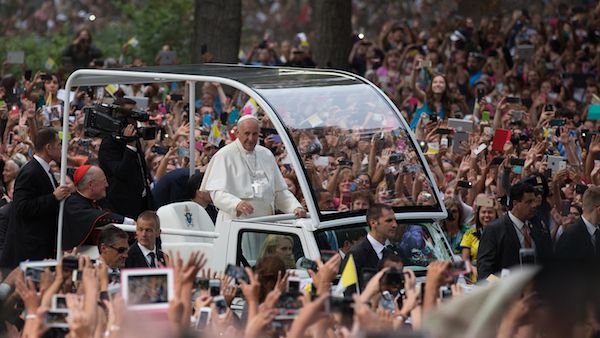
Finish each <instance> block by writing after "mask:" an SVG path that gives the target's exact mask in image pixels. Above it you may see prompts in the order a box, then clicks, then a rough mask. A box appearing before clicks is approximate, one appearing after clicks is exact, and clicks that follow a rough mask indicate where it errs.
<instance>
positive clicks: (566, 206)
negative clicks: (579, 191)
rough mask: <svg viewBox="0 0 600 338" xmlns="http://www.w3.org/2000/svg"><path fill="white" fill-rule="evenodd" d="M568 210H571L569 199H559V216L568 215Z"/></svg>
mask: <svg viewBox="0 0 600 338" xmlns="http://www.w3.org/2000/svg"><path fill="white" fill-rule="evenodd" d="M570 212H571V201H569V200H561V201H560V215H561V216H569V213H570Z"/></svg>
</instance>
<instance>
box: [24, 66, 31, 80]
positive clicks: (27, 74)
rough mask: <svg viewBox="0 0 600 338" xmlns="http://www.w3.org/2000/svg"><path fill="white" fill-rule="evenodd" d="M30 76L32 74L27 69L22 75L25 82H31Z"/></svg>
mask: <svg viewBox="0 0 600 338" xmlns="http://www.w3.org/2000/svg"><path fill="white" fill-rule="evenodd" d="M31 74H32V71H31V69H27V70H26V71H25V73H24V74H23V78H25V80H26V81H31Z"/></svg>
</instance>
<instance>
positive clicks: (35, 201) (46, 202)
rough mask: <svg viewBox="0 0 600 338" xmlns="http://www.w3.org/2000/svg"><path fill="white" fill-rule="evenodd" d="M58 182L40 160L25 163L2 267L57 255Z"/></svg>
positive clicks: (19, 178)
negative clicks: (56, 192) (56, 190)
mask: <svg viewBox="0 0 600 338" xmlns="http://www.w3.org/2000/svg"><path fill="white" fill-rule="evenodd" d="M57 185H58V182H56V179H54V177H52V178H51V177H50V176H49V174H48V173H47V172H46V170H44V168H43V167H42V165H41V164H40V162H38V160H37V159H35V158H34V159H33V160H31V161H29V162H28V163H27V164H25V165H24V166H23V168H22V169H21V171H20V172H19V174H18V176H17V179H16V181H15V188H14V193H13V202H12V207H11V208H10V213H9V215H10V217H9V222H8V230H7V233H6V242H5V246H4V250H3V251H2V257H1V258H0V266H2V267H6V268H14V267H16V266H17V265H18V264H19V263H20V262H22V261H24V260H27V259H29V260H42V259H47V258H53V257H55V256H56V233H57V228H58V206H59V202H58V201H57V200H56V198H55V197H54V195H53V192H54V189H55V187H56V186H57Z"/></svg>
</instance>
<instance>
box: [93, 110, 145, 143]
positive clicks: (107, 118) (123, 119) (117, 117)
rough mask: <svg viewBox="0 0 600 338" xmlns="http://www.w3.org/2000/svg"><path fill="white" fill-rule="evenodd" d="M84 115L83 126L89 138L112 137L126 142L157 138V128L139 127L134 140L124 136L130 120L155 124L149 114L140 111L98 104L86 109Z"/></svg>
mask: <svg viewBox="0 0 600 338" xmlns="http://www.w3.org/2000/svg"><path fill="white" fill-rule="evenodd" d="M83 113H84V114H85V119H84V122H83V126H84V128H85V133H86V135H87V136H89V137H104V136H112V137H114V138H116V139H122V140H125V141H132V140H134V139H135V138H137V137H139V138H142V139H144V140H153V139H154V138H155V137H156V132H157V128H156V126H150V127H137V128H136V129H135V130H136V136H134V137H133V138H130V137H125V136H123V130H124V129H125V127H127V125H128V124H130V122H129V121H128V120H129V119H133V120H135V121H139V122H148V121H149V122H150V124H152V123H153V122H154V121H150V115H148V113H146V112H143V111H140V110H135V109H126V108H123V107H121V106H117V105H113V104H97V105H94V106H92V107H88V108H84V109H83Z"/></svg>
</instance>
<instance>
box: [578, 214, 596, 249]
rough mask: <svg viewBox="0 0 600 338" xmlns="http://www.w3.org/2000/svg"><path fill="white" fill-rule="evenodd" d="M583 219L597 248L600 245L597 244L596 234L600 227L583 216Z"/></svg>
mask: <svg viewBox="0 0 600 338" xmlns="http://www.w3.org/2000/svg"><path fill="white" fill-rule="evenodd" d="M581 219H582V220H583V223H585V228H586V229H587V231H588V232H589V233H590V237H591V240H592V244H594V247H596V245H598V244H600V243H596V238H595V237H594V234H595V233H596V230H597V229H598V227H597V226H596V225H594V224H592V223H590V221H588V220H587V219H585V217H583V215H581Z"/></svg>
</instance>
